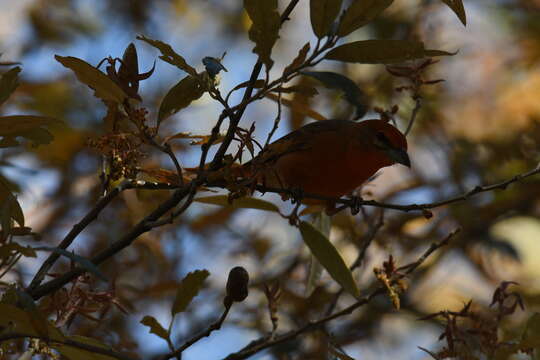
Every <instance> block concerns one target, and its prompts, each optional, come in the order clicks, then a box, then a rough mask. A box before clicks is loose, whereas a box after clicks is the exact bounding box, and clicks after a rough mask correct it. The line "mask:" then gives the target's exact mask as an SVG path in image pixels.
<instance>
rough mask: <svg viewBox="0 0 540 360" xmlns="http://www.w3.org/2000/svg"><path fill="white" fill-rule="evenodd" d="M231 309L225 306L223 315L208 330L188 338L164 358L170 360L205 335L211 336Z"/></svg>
mask: <svg viewBox="0 0 540 360" xmlns="http://www.w3.org/2000/svg"><path fill="white" fill-rule="evenodd" d="M230 309H231V306H225V310H224V311H223V314H222V315H221V317H220V318H219V319H218V320H217V321H216V322H214V323H212V324H210V326H208V328H207V329H206V330H204V331H203V332H201V333H199V334H197V335H195V336H193V337H192V338H191V339H189V340H187V341H186V342H185V343H184V344H183V345H182V346H180V347H179V348H178V349H176V350H175V351H172V352H170V353H168V354H166V355H164V356H163V358H162V360H168V359H170V358H173V357H176V356H178V355H181V354H182V352H183V351H184V350H186V349H187V348H188V347H190V346H191V345H193V344H195V343H196V342H197V341H199V340H201V339H202V338H204V337H208V336H210V334H211V333H212V332H213V331H215V330H219V329H221V325H222V324H223V322H224V321H225V318H226V317H227V315H228V314H229V310H230Z"/></svg>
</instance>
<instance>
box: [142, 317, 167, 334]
mask: <svg viewBox="0 0 540 360" xmlns="http://www.w3.org/2000/svg"><path fill="white" fill-rule="evenodd" d="M141 324H143V325H145V326H148V327H149V328H150V333H151V334H156V335H157V336H159V337H160V338H162V339H164V340H167V339H169V333H168V332H167V330H165V328H164V327H163V326H161V324H160V323H159V322H158V321H157V320H156V319H155V318H154V317H153V316H149V315H146V316H145V317H143V318H142V320H141Z"/></svg>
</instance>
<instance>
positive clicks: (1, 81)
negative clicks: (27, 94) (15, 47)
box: [0, 66, 21, 106]
mask: <svg viewBox="0 0 540 360" xmlns="http://www.w3.org/2000/svg"><path fill="white" fill-rule="evenodd" d="M20 72H21V68H20V67H18V66H17V67H14V68H13V69H10V70H9V71H6V72H5V73H4V74H2V78H0V106H1V105H2V104H3V103H4V102H5V101H6V100H7V99H8V98H9V96H10V95H11V94H12V93H13V92H14V91H15V89H16V88H17V86H19V73H20Z"/></svg>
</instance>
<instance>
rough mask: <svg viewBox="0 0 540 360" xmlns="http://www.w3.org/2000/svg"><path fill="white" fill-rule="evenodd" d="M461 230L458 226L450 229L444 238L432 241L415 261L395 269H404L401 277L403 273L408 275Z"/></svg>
mask: <svg viewBox="0 0 540 360" xmlns="http://www.w3.org/2000/svg"><path fill="white" fill-rule="evenodd" d="M460 231H461V229H460V228H457V229H456V230H454V231H452V232H451V233H450V234H448V235H447V236H446V237H445V238H444V239H442V240H441V241H438V242H434V243H432V244H431V245H430V246H429V248H428V249H427V250H426V251H425V252H424V253H423V254H422V256H420V257H419V258H418V260H416V261H415V262H413V263H410V264H407V265H403V266H400V267H399V268H397V271H402V270H405V273H404V275H403V276H402V277H404V276H405V275H409V274H410V273H412V272H413V271H414V270H416V269H417V268H418V267H419V266H420V265H422V263H423V262H424V261H426V259H427V258H428V257H429V256H430V255H431V254H433V252H434V251H435V250H437V249H439V248H441V247H443V246H446V245H447V244H448V242H450V239H452V238H453V237H454V236H455V235H456V234H457V233H459V232H460Z"/></svg>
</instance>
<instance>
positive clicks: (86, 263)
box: [34, 246, 107, 281]
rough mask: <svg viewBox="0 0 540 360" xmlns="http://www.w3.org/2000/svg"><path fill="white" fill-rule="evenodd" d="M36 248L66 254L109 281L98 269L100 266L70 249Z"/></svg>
mask: <svg viewBox="0 0 540 360" xmlns="http://www.w3.org/2000/svg"><path fill="white" fill-rule="evenodd" d="M34 250H44V251H52V252H54V253H56V254H59V255H62V256H65V257H67V258H69V259H70V260H72V261H73V262H75V263H77V264H78V265H80V266H81V267H82V268H83V269H85V270H86V271H88V272H91V273H92V274H94V275H96V276H97V277H98V278H100V279H101V280H103V281H107V277H106V276H105V275H103V273H102V272H101V271H100V270H99V269H98V267H97V266H96V265H95V264H94V263H93V262H92V261H90V260H89V259H87V258H85V257H82V256H80V255H76V254H74V253H72V252H70V251H67V250H64V249H60V248H57V247H50V246H40V247H35V248H34Z"/></svg>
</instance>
